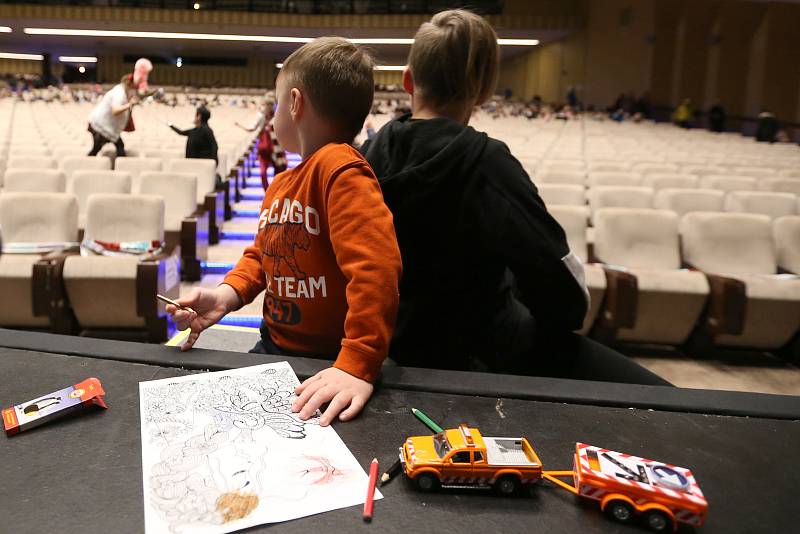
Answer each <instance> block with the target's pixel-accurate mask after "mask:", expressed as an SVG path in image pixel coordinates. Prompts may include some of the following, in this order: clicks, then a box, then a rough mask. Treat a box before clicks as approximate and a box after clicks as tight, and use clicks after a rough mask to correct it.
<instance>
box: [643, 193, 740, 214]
mask: <svg viewBox="0 0 800 534" xmlns="http://www.w3.org/2000/svg"><path fill="white" fill-rule="evenodd" d="M724 202H725V192H724V191H718V190H716V189H681V188H667V189H661V190H660V191H656V195H655V198H654V200H653V207H655V208H656V209H659V210H671V211H674V212H675V213H677V214H678V215H685V214H686V213H689V212H691V211H722V208H723V205H724Z"/></svg>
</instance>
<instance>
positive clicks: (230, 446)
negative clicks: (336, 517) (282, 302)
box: [139, 362, 382, 534]
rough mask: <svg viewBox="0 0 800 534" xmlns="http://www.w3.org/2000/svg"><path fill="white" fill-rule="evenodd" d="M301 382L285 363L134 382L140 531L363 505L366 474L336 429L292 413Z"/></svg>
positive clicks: (227, 525)
mask: <svg viewBox="0 0 800 534" xmlns="http://www.w3.org/2000/svg"><path fill="white" fill-rule="evenodd" d="M298 383H299V381H298V380H297V376H296V375H295V374H294V371H292V368H291V366H290V365H289V364H288V363H287V362H279V363H274V364H265V365H257V366H253V367H245V368H241V369H234V370H230V371H220V372H214V373H198V374H194V375H189V376H182V377H178V378H165V379H162V380H153V381H150V382H140V383H139V406H140V413H141V425H142V467H143V471H142V478H143V482H144V508H145V532H147V534H154V533H161V532H164V533H170V534H172V533H179V532H191V533H198V534H211V533H222V532H233V531H235V530H239V529H243V528H247V527H251V526H254V525H260V524H264V523H275V522H279V521H288V520H290V519H297V518H299V517H304V516H309V515H313V514H318V513H320V512H327V511H329V510H335V509H337V508H344V507H347V506H354V505H358V504H363V503H364V500H365V498H366V493H367V483H368V477H367V474H366V473H365V471H364V469H363V468H362V467H361V465H359V463H358V461H356V459H355V457H354V456H353V454H352V453H351V452H350V450H349V449H348V448H347V446H346V445H345V444H344V442H343V441H342V440H341V438H340V437H339V435H338V434H336V431H335V430H334V429H333V428H331V427H320V426H319V424H318V419H317V417H315V418H312V419H310V420H308V421H301V420H300V419H299V418H298V417H297V416H296V415H295V414H293V413H292V411H291V402H292V400H293V399H294V388H295V386H296V385H297V384H298ZM380 498H382V495H381V494H380V492H379V491H378V490H375V499H380ZM353 521H360V514H358V516H355V515H354V517H353Z"/></svg>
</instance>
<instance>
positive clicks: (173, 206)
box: [139, 172, 197, 232]
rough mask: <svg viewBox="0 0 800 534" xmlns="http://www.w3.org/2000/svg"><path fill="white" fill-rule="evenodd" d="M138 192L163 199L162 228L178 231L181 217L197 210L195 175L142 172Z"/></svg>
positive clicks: (181, 220)
mask: <svg viewBox="0 0 800 534" xmlns="http://www.w3.org/2000/svg"><path fill="white" fill-rule="evenodd" d="M139 192H140V193H141V194H143V195H156V196H160V197H161V198H163V199H164V230H166V231H168V232H172V231H179V230H180V229H181V224H182V222H183V219H184V218H186V217H188V216H189V215H191V214H193V213H194V212H195V211H197V203H196V198H197V177H196V176H195V175H194V174H191V173H180V172H142V173H141V174H140V175H139Z"/></svg>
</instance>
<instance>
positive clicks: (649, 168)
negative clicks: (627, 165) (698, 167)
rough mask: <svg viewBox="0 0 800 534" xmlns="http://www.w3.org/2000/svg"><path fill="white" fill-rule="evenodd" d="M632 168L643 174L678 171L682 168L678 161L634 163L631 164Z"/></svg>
mask: <svg viewBox="0 0 800 534" xmlns="http://www.w3.org/2000/svg"><path fill="white" fill-rule="evenodd" d="M631 170H632V171H634V172H638V173H641V174H642V175H646V174H653V173H660V174H663V173H665V172H678V171H679V170H680V168H679V167H678V164H676V163H669V162H661V163H646V162H642V163H634V164H633V165H631Z"/></svg>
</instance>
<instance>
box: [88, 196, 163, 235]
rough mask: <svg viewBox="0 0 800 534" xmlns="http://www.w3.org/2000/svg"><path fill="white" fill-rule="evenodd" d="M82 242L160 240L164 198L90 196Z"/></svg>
mask: <svg viewBox="0 0 800 534" xmlns="http://www.w3.org/2000/svg"><path fill="white" fill-rule="evenodd" d="M84 239H99V240H102V241H111V242H117V243H118V242H123V241H154V240H159V241H163V240H164V199H162V198H161V197H159V196H155V195H126V194H105V193H100V194H93V195H90V196H89V198H88V201H87V207H86V233H85V237H84Z"/></svg>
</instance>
